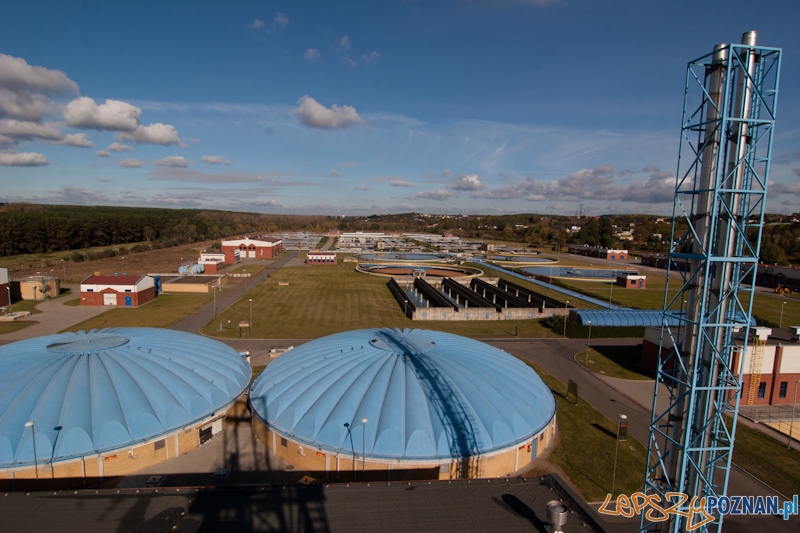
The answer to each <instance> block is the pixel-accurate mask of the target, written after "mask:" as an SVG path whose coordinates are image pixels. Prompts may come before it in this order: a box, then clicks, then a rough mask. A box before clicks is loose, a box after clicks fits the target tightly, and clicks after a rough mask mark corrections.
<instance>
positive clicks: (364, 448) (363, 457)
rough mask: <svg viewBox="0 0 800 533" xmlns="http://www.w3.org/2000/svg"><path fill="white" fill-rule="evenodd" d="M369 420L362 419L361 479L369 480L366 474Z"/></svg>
mask: <svg viewBox="0 0 800 533" xmlns="http://www.w3.org/2000/svg"><path fill="white" fill-rule="evenodd" d="M367 422H369V420H367V419H366V418H362V419H361V424H362V426H363V427H362V433H361V480H362V481H366V480H367V474H366V461H367V455H366V454H367Z"/></svg>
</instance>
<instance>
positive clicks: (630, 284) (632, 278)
mask: <svg viewBox="0 0 800 533" xmlns="http://www.w3.org/2000/svg"><path fill="white" fill-rule="evenodd" d="M615 285H617V286H619V287H625V288H626V289H644V288H646V287H647V276H637V275H633V274H626V275H624V276H617V282H616V283H615Z"/></svg>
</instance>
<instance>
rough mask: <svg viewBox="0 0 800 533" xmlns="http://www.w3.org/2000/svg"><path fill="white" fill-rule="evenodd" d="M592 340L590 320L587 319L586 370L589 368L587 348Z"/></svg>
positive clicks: (589, 348)
mask: <svg viewBox="0 0 800 533" xmlns="http://www.w3.org/2000/svg"><path fill="white" fill-rule="evenodd" d="M591 342H592V321H591V320H589V338H588V339H587V340H586V370H589V350H591V347H590V344H591Z"/></svg>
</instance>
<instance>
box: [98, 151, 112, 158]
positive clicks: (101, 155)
mask: <svg viewBox="0 0 800 533" xmlns="http://www.w3.org/2000/svg"><path fill="white" fill-rule="evenodd" d="M94 155H96V156H97V157H109V156H110V155H111V154H109V153H108V152H106V151H105V150H98V151H96V152H95V153H94Z"/></svg>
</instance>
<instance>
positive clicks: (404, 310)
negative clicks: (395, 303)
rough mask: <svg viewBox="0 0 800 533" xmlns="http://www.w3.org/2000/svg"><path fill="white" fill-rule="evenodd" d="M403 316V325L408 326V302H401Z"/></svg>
mask: <svg viewBox="0 0 800 533" xmlns="http://www.w3.org/2000/svg"><path fill="white" fill-rule="evenodd" d="M403 314H404V315H405V317H406V318H405V321H404V322H405V324H406V325H408V300H403Z"/></svg>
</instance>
